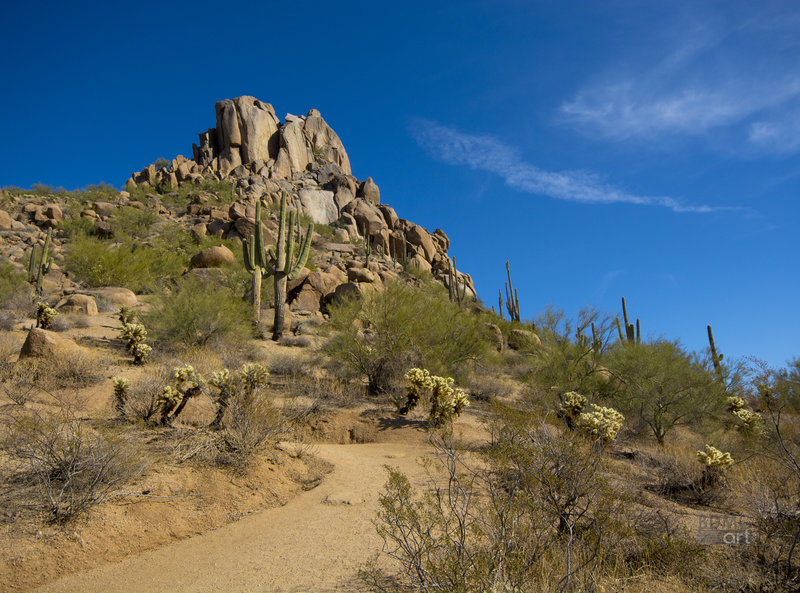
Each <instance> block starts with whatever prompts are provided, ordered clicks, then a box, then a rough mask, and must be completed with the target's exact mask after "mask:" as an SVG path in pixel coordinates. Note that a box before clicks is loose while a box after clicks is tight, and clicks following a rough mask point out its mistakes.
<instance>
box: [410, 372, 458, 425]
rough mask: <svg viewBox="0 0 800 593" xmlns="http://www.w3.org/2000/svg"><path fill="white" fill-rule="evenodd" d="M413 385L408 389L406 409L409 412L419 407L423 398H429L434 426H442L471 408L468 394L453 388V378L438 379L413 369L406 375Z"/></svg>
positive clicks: (430, 417) (431, 420) (430, 418)
mask: <svg viewBox="0 0 800 593" xmlns="http://www.w3.org/2000/svg"><path fill="white" fill-rule="evenodd" d="M405 378H406V380H407V381H408V382H409V383H410V384H411V385H410V386H409V388H408V400H407V402H406V407H407V408H408V409H409V410H412V409H414V408H415V407H417V405H419V402H420V400H421V399H422V397H424V396H427V397H428V398H429V399H430V402H431V411H430V416H429V420H430V422H431V424H433V425H441V424H443V423H445V422H446V421H448V420H452V419H453V418H454V417H456V416H459V415H460V414H461V412H462V411H463V410H464V408H466V407H467V406H469V399H468V398H467V394H466V393H464V391H462V390H461V389H458V388H454V387H453V378H452V377H437V376H436V375H431V374H430V372H429V371H427V370H426V369H418V368H413V369H411V370H410V371H408V372H407V373H406V375H405Z"/></svg>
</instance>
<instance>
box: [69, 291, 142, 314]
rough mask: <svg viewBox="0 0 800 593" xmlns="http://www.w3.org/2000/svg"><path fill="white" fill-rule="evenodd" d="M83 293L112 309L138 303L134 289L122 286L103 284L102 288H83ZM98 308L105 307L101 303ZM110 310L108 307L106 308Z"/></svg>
mask: <svg viewBox="0 0 800 593" xmlns="http://www.w3.org/2000/svg"><path fill="white" fill-rule="evenodd" d="M81 293H82V294H88V295H91V296H93V297H94V298H95V301H96V302H97V301H99V302H101V303H103V304H105V305H106V306H110V308H111V309H115V308H116V309H118V308H120V307H134V306H136V305H137V304H138V302H139V301H138V300H137V299H136V295H135V294H134V293H133V291H132V290H130V289H127V288H122V287H121V286H103V287H101V288H92V289H88V290H86V289H85V290H81ZM98 308H100V309H103V307H102V306H101V305H98ZM106 310H108V309H106Z"/></svg>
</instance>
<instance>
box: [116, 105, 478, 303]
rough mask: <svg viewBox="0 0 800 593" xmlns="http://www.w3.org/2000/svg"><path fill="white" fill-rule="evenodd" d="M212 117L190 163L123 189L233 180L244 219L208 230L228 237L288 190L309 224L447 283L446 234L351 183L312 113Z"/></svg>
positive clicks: (240, 110)
mask: <svg viewBox="0 0 800 593" xmlns="http://www.w3.org/2000/svg"><path fill="white" fill-rule="evenodd" d="M215 114H216V127H214V128H210V129H208V130H206V131H205V132H202V133H200V134H199V145H198V144H194V145H193V158H192V159H186V158H184V157H182V156H178V157H176V158H175V159H173V160H172V162H171V163H170V166H169V167H160V168H157V167H156V166H155V164H153V165H149V166H148V167H146V168H145V169H143V170H142V171H140V172H138V173H134V174H133V175H132V176H131V178H130V179H129V180H128V186H129V187H130V186H131V185H132V186H138V187H148V186H154V187H157V188H158V189H159V190H162V191H163V190H164V189H166V190H167V191H169V189H170V188H172V189H174V188H176V187H178V186H179V185H182V184H183V183H187V182H188V183H197V182H203V181H204V180H208V179H218V180H229V181H231V182H232V183H233V184H234V186H235V188H236V191H237V193H238V195H239V197H240V199H241V200H242V203H241V208H240V209H242V213H241V216H239V213H238V210H237V211H236V212H237V214H235V215H232V216H231V217H230V218H227V219H225V217H221V218H219V217H218V219H215V220H212V221H210V222H209V223H208V229H207V230H208V232H211V233H213V234H218V235H219V236H224V237H225V238H244V237H245V236H246V235H247V232H246V231H247V229H248V228H249V226H248V225H249V224H253V223H252V222H250V223H248V222H247V220H248V218H252V215H250V216H248V215H247V213H246V210H247V209H246V208H245V206H246V205H247V204H253V203H255V202H256V201H257V200H261V201H262V202H263V203H265V204H270V203H271V204H276V203H277V202H279V201H280V194H281V192H283V191H285V192H286V193H287V194H288V195H289V196H290V199H291V200H292V202H293V203H294V206H295V207H297V208H300V209H301V210H302V211H303V212H304V213H305V214H306V215H307V216H308V217H309V218H310V219H311V220H312V221H313V222H314V223H316V224H325V225H333V226H335V227H336V229H337V237H338V238H339V239H340V240H343V241H347V240H351V241H364V240H365V239H366V240H368V241H369V243H370V244H371V246H372V247H373V248H375V249H376V252H377V253H380V254H382V255H381V257H383V256H385V257H386V258H387V261H391V260H395V261H403V262H404V263H410V264H411V265H414V266H416V267H418V268H419V269H421V270H424V271H429V272H431V273H432V274H433V275H434V277H435V278H437V279H438V280H440V281H441V282H443V283H445V284H447V283H448V282H449V277H450V267H451V261H450V258H449V256H448V254H447V251H448V249H449V244H450V241H449V239H448V238H447V235H445V234H444V232H443V231H441V230H438V229H437V231H436V232H434V233H430V232H428V231H427V230H425V229H424V228H422V227H421V226H419V225H417V224H414V223H413V222H410V221H407V220H404V219H402V218H399V217H398V215H397V214H396V213H395V211H394V209H393V208H391V207H390V206H388V205H387V204H382V203H381V195H380V189H379V188H378V185H377V184H376V183H375V181H374V180H373V179H372V178H371V177H368V178H367V179H366V180H364V181H359V180H358V179H356V178H355V177H354V176H353V174H352V171H351V168H350V159H349V158H348V156H347V152H346V151H345V148H344V145H343V144H342V141H341V140H340V139H339V136H338V135H337V134H336V132H334V131H333V129H332V128H331V127H330V126H329V125H328V124H327V123H326V122H325V120H324V119H323V118H322V115H321V114H320V112H319V111H318V110H317V109H311V110H310V111H309V112H308V113H307V114H306V115H305V116H297V115H292V114H287V115H286V117H285V118H284V121H283V122H281V121H280V120H279V119H278V117H277V116H276V115H275V109H274V108H273V106H272V105H271V104H269V103H264V102H262V101H259V100H258V99H256V98H255V97H248V96H243V97H236V98H235V99H225V100H223V101H219V102H217V103H216V105H215ZM250 210H253V208H252V207H251V208H250ZM455 277H456V279H457V281H458V282H459V283H463V284H465V285H466V286H467V287H468V288H469V291H470V292H471V293H472V294H473V295H474V294H475V291H474V288H473V286H472V280H471V278H470V277H469V275H467V274H460V273H458V272H455Z"/></svg>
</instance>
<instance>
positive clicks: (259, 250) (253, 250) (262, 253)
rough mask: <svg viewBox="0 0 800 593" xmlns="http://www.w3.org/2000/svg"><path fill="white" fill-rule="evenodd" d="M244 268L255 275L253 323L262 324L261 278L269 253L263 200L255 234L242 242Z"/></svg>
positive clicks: (265, 268) (259, 209)
mask: <svg viewBox="0 0 800 593" xmlns="http://www.w3.org/2000/svg"><path fill="white" fill-rule="evenodd" d="M242 249H243V251H244V267H245V268H246V269H247V271H248V272H250V273H251V274H252V275H253V321H254V322H255V323H260V322H261V277H262V275H264V274H266V273H267V251H266V249H264V233H263V231H262V230H261V200H259V201H258V202H256V230H255V234H253V235H250V238H249V239H247V240H246V241H243V242H242Z"/></svg>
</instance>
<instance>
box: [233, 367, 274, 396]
mask: <svg viewBox="0 0 800 593" xmlns="http://www.w3.org/2000/svg"><path fill="white" fill-rule="evenodd" d="M225 370H227V369H225ZM239 377H240V378H241V381H242V384H243V386H244V389H245V391H246V392H247V393H253V392H254V391H255V390H256V389H258V388H259V387H263V386H264V385H266V384H267V377H269V371H268V370H267V369H266V367H264V366H263V365H260V364H246V365H244V366H242V368H241V369H239Z"/></svg>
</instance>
